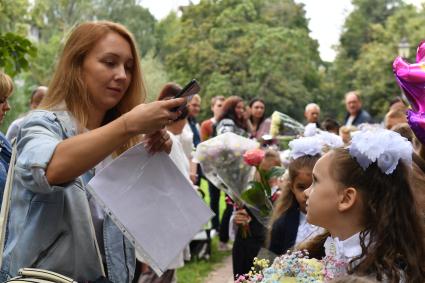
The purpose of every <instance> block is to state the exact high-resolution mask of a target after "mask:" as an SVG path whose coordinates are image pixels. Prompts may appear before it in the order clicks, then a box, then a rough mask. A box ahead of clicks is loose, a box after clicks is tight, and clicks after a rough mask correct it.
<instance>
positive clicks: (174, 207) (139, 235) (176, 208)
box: [88, 143, 214, 275]
mask: <svg viewBox="0 0 425 283" xmlns="http://www.w3.org/2000/svg"><path fill="white" fill-rule="evenodd" d="M88 189H89V191H90V193H91V194H92V195H93V196H94V197H95V199H96V201H97V202H98V203H99V204H100V205H101V206H102V208H103V209H104V211H105V213H106V214H108V215H110V217H111V218H112V220H113V221H114V222H115V224H116V225H117V226H118V227H119V228H120V229H121V230H122V231H123V233H124V235H125V236H126V237H127V238H128V239H129V240H130V241H131V242H132V243H133V244H134V246H135V248H136V250H137V252H138V253H139V254H140V255H141V257H142V258H143V261H144V262H145V263H147V264H149V265H150V266H151V268H152V269H153V270H154V271H155V272H156V273H157V274H158V275H161V274H162V273H163V272H164V271H165V270H167V267H168V266H169V265H170V264H171V263H172V261H173V260H174V259H175V258H176V257H177V256H178V255H179V253H180V252H182V251H183V249H184V248H185V246H186V245H187V244H188V243H189V242H190V241H191V240H192V238H193V237H194V236H195V234H196V233H197V232H199V231H200V230H202V228H203V225H205V224H206V223H207V222H208V221H209V219H210V218H211V217H212V216H213V215H214V214H213V212H212V211H211V210H210V209H209V207H207V206H206V204H205V203H204V202H203V201H202V199H201V198H200V197H199V195H198V194H197V193H196V191H195V190H193V187H192V185H191V183H190V181H189V180H188V179H187V178H186V177H185V176H183V175H182V173H181V172H180V171H179V170H178V169H177V167H176V166H175V164H174V163H173V161H172V160H171V159H170V158H169V157H168V155H167V154H166V153H157V154H154V155H150V154H149V153H147V151H146V150H145V148H144V145H143V144H142V143H140V144H138V145H136V146H134V147H132V148H130V149H129V150H127V151H126V152H124V153H123V154H121V155H120V156H119V157H118V158H117V159H115V160H114V161H112V162H111V163H110V164H108V165H107V166H106V167H105V168H103V169H102V170H101V171H100V172H98V173H96V176H95V177H94V178H93V179H92V180H91V181H90V182H89V184H88Z"/></svg>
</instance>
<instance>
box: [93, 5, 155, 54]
mask: <svg viewBox="0 0 425 283" xmlns="http://www.w3.org/2000/svg"><path fill="white" fill-rule="evenodd" d="M95 2H96V3H95V7H96V13H95V15H96V18H97V19H99V20H110V21H114V22H117V23H121V24H123V25H125V26H126V27H127V28H128V29H129V30H130V31H131V32H132V33H133V35H134V37H135V39H136V41H137V43H138V46H139V50H140V52H141V54H142V55H143V56H144V55H145V54H147V53H148V51H149V50H151V49H153V48H154V46H155V43H156V40H155V24H156V20H155V18H154V16H153V15H152V14H151V13H150V12H149V10H148V9H146V8H144V7H142V6H140V5H139V4H138V3H137V2H138V1H136V0H95Z"/></svg>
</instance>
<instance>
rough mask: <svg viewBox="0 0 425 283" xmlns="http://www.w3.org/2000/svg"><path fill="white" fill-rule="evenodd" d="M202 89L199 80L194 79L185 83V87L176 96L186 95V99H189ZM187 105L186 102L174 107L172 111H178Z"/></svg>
mask: <svg viewBox="0 0 425 283" xmlns="http://www.w3.org/2000/svg"><path fill="white" fill-rule="evenodd" d="M200 90H201V87H200V86H199V84H198V82H197V81H196V80H195V79H193V80H191V81H190V82H189V83H188V84H187V85H185V86H184V87H183V89H182V90H181V91H180V92H179V93H178V94H177V95H176V96H175V97H174V98H179V97H186V101H189V100H190V99H191V98H192V96H194V95H195V94H197V93H199V91H200ZM185 107H186V104H183V105H181V106H179V107H176V108H174V109H172V110H171V111H173V112H176V111H178V110H183V109H184V108H185Z"/></svg>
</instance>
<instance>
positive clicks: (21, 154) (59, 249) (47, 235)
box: [0, 110, 135, 283]
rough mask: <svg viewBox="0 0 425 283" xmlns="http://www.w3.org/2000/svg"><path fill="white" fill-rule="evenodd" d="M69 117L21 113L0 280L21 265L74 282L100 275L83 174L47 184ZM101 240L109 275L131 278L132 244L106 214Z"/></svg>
mask: <svg viewBox="0 0 425 283" xmlns="http://www.w3.org/2000/svg"><path fill="white" fill-rule="evenodd" d="M73 121H74V120H73V119H72V118H71V116H70V115H69V114H68V113H67V112H65V111H60V112H49V111H42V110H36V111H33V112H31V113H30V114H29V115H28V116H27V117H26V118H25V122H24V123H23V125H22V128H21V130H20V133H19V134H18V155H17V162H16V166H15V176H14V184H13V191H12V202H11V207H10V216H9V223H8V234H9V235H8V239H7V242H6V246H5V251H4V254H3V266H2V268H1V276H0V277H3V278H0V279H2V281H1V282H3V281H4V279H5V278H6V277H10V276H15V275H16V274H17V272H18V270H19V269H20V268H22V267H33V268H42V269H48V270H51V271H55V272H58V273H61V274H64V275H67V276H69V277H71V278H73V279H74V280H77V281H79V282H81V281H93V280H95V279H97V278H98V277H100V276H101V275H102V262H101V260H100V259H99V255H98V254H99V253H98V249H97V242H96V237H95V232H94V228H93V222H92V217H91V213H90V207H89V202H88V197H89V195H88V192H87V191H86V188H85V184H84V182H83V176H81V177H79V178H77V179H75V180H74V181H72V182H69V183H67V184H64V185H61V186H51V185H49V183H48V182H47V179H46V176H45V170H46V167H47V164H48V163H49V161H50V159H51V157H52V155H53V152H54V151H55V148H56V146H57V145H58V143H60V142H61V141H62V140H64V139H66V138H68V137H72V136H74V135H76V126H75V123H74V122H73ZM103 241H104V246H105V250H104V254H105V261H106V267H107V274H108V278H109V280H111V281H112V282H116V283H121V282H131V281H132V280H133V276H134V270H135V251H134V248H133V246H132V245H131V244H130V242H129V241H127V239H126V238H125V237H124V236H123V234H122V233H121V231H120V230H119V229H118V228H117V226H115V225H114V224H113V223H112V221H111V219H110V218H109V217H107V216H105V219H104V223H103Z"/></svg>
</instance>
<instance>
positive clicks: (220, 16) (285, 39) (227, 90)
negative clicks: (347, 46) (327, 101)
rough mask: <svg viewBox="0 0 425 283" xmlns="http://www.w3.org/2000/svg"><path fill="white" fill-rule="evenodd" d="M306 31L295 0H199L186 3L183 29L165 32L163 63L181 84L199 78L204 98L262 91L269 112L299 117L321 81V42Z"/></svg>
mask: <svg viewBox="0 0 425 283" xmlns="http://www.w3.org/2000/svg"><path fill="white" fill-rule="evenodd" d="M166 20H168V21H170V19H166ZM171 20H172V19H171ZM308 32H309V31H308V29H307V21H306V19H305V16H304V10H303V8H302V6H301V5H298V4H295V3H294V2H293V1H289V0H288V1H274V0H273V1H259V0H250V1H241V0H223V1H201V2H200V3H199V4H198V5H189V6H187V7H185V8H184V9H183V11H182V16H181V19H180V29H177V30H175V32H174V33H172V32H170V31H168V34H167V33H165V34H167V36H165V37H164V38H163V40H164V42H162V46H166V48H167V51H168V52H167V55H166V56H165V58H164V59H165V65H166V67H167V70H168V71H169V72H170V76H171V78H173V79H175V80H176V81H177V82H179V83H180V84H184V83H186V82H187V81H189V80H190V79H191V78H193V77H195V78H197V79H198V80H199V81H200V82H201V85H202V87H203V90H202V97H203V98H204V101H209V100H210V98H211V97H212V96H215V95H225V96H229V95H239V96H241V97H243V98H244V99H246V100H249V99H251V98H253V97H257V96H259V97H262V98H264V99H265V100H266V102H267V105H266V106H267V108H268V110H269V112H270V111H271V110H272V109H276V110H280V111H284V112H286V113H288V114H290V115H293V116H295V117H297V118H301V116H302V111H299V109H300V108H301V109H302V107H304V105H305V104H306V103H307V102H310V101H311V100H312V99H314V94H315V93H316V90H317V89H318V87H319V83H320V80H319V75H318V71H317V69H318V66H319V64H320V58H319V55H318V52H317V42H316V41H314V40H312V39H311V38H310V37H309V34H308ZM208 108H209V106H208V105H206V103H205V104H204V109H208Z"/></svg>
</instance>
